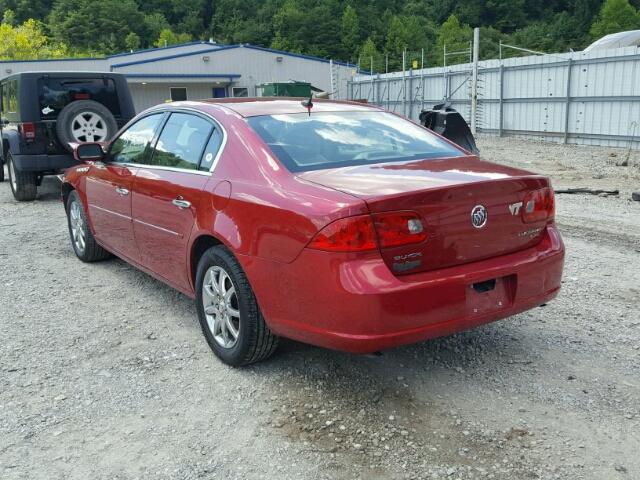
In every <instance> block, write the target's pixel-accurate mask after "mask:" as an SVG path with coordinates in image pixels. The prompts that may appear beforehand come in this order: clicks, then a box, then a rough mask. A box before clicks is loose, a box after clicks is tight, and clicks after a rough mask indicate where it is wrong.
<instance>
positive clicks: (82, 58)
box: [0, 40, 226, 63]
mask: <svg viewBox="0 0 640 480" xmlns="http://www.w3.org/2000/svg"><path fill="white" fill-rule="evenodd" d="M190 45H216V44H213V43H209V42H206V41H204V40H202V41H198V42H187V43H177V44H175V45H169V46H168V47H160V48H146V49H143V50H136V51H135V52H124V53H116V54H114V55H107V56H106V57H75V58H41V59H35V60H0V63H29V62H82V61H85V60H109V59H110V58H118V57H126V56H130V55H136V54H139V53H145V52H155V51H162V50H171V49H174V48H179V47H188V46H190ZM225 47H226V45H220V47H218V48H225ZM162 58H166V57H162Z"/></svg>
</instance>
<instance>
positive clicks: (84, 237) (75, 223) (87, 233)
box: [67, 190, 111, 263]
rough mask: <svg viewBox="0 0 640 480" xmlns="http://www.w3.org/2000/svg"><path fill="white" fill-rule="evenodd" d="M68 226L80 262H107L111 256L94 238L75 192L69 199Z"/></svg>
mask: <svg viewBox="0 0 640 480" xmlns="http://www.w3.org/2000/svg"><path fill="white" fill-rule="evenodd" d="M67 225H68V226H69V237H70V239H71V246H72V247H73V251H74V252H75V253H76V256H77V257H78V258H79V259H80V260H82V261H83V262H87V263H91V262H98V261H100V260H105V259H107V258H109V257H110V256H111V254H110V253H109V252H108V251H107V250H105V249H104V248H102V247H101V246H100V245H98V244H97V243H96V241H95V239H94V238H93V234H92V233H91V229H90V228H89V225H88V224H87V217H86V215H85V214H84V208H83V206H82V201H81V200H80V196H79V195H78V192H76V191H75V190H74V191H72V192H71V193H70V194H69V198H68V199H67Z"/></svg>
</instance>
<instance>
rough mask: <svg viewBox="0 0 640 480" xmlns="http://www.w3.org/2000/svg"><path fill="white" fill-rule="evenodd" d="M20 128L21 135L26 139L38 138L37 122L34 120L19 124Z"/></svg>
mask: <svg viewBox="0 0 640 480" xmlns="http://www.w3.org/2000/svg"><path fill="white" fill-rule="evenodd" d="M18 129H19V130H20V135H21V136H22V138H24V139H25V140H33V139H34V138H36V124H35V123H33V122H24V123H21V124H19V126H18Z"/></svg>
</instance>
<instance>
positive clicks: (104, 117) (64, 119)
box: [56, 100, 118, 151]
mask: <svg viewBox="0 0 640 480" xmlns="http://www.w3.org/2000/svg"><path fill="white" fill-rule="evenodd" d="M117 130H118V124H117V123H116V119H115V118H114V116H113V114H112V113H111V112H110V111H109V109H108V108H107V107H105V106H104V105H102V104H100V103H98V102H94V101H93V100H78V101H75V102H71V103H70V104H69V105H67V106H66V107H64V108H63V109H62V110H61V111H60V115H58V120H57V122H56V132H57V134H58V138H59V139H60V142H62V144H63V145H64V146H65V147H66V148H67V149H68V150H69V151H71V150H72V148H71V146H70V145H69V144H70V143H71V142H73V143H81V142H106V141H108V140H109V139H110V138H111V137H113V136H114V135H115V133H116V131H117Z"/></svg>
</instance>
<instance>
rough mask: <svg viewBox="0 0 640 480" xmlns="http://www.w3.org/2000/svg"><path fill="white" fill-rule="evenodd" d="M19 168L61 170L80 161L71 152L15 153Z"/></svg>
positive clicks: (32, 170)
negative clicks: (58, 153) (56, 153)
mask: <svg viewBox="0 0 640 480" xmlns="http://www.w3.org/2000/svg"><path fill="white" fill-rule="evenodd" d="M12 158H13V162H14V165H15V167H16V169H18V170H22V171H27V172H50V171H56V172H57V171H61V170H65V169H67V168H69V167H72V166H74V165H77V164H78V163H79V162H78V161H77V160H75V159H74V158H73V155H71V154H68V155H67V154H64V155H46V154H44V155H15V154H14V155H13V157H12Z"/></svg>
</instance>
